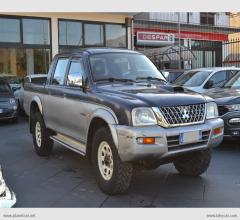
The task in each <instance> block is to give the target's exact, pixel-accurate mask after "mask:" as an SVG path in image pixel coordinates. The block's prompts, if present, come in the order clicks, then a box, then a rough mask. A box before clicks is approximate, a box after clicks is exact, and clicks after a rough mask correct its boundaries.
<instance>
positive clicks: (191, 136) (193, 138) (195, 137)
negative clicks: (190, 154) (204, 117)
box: [179, 131, 202, 144]
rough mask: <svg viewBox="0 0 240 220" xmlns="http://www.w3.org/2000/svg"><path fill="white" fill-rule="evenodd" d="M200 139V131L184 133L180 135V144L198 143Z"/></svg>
mask: <svg viewBox="0 0 240 220" xmlns="http://www.w3.org/2000/svg"><path fill="white" fill-rule="evenodd" d="M201 138H202V132H201V131H189V132H186V133H181V134H180V140H179V141H180V144H189V143H194V142H198V141H199V140H201Z"/></svg>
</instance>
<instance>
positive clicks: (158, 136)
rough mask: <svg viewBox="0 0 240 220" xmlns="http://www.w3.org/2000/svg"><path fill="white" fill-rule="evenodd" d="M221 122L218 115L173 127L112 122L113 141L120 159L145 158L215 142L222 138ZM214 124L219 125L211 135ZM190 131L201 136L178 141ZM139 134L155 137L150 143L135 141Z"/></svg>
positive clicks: (180, 151) (207, 145) (187, 150)
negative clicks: (131, 125) (216, 117)
mask: <svg viewBox="0 0 240 220" xmlns="http://www.w3.org/2000/svg"><path fill="white" fill-rule="evenodd" d="M223 126H224V124H223V120H222V119H220V118H218V119H211V120H206V122H205V123H204V124H199V125H194V126H193V125H192V126H182V127H175V128H163V127H160V126H157V125H156V126H146V127H130V126H121V125H115V129H116V136H117V137H116V138H117V141H115V144H116V145H117V149H118V153H119V156H120V158H121V160H122V161H134V160H138V159H145V158H159V159H161V158H167V157H172V156H176V155H178V154H181V153H187V152H191V151H194V150H201V149H204V148H208V147H215V146H218V145H219V144H220V143H221V142H222V139H223V131H224V129H223ZM217 128H221V129H222V130H221V133H220V134H218V135H214V129H217ZM112 129H113V128H111V130H112ZM191 131H196V132H197V131H199V132H201V133H202V134H203V136H204V138H202V139H201V140H199V141H197V142H195V143H190V144H181V143H180V142H179V143H178V141H179V137H180V134H182V133H186V132H191ZM139 137H155V140H156V141H155V143H154V144H139V143H138V142H137V138H139ZM174 138H175V139H174ZM173 141H174V142H173Z"/></svg>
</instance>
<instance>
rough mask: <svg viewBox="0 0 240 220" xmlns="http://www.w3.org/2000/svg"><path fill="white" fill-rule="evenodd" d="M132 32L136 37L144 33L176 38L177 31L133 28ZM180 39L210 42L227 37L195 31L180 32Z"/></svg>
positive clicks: (226, 38)
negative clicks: (170, 35)
mask: <svg viewBox="0 0 240 220" xmlns="http://www.w3.org/2000/svg"><path fill="white" fill-rule="evenodd" d="M134 32H135V34H136V35H137V34H138V33H139V32H140V33H141V32H144V33H152V32H154V33H155V34H158V33H159V34H160V35H163V34H165V35H167V34H172V35H175V37H176V38H178V37H179V36H178V31H177V30H167V29H157V30H156V29H151V28H134ZM180 38H181V39H193V40H210V41H227V40H228V35H227V34H222V33H209V32H195V31H181V32H180Z"/></svg>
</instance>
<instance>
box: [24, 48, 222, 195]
mask: <svg viewBox="0 0 240 220" xmlns="http://www.w3.org/2000/svg"><path fill="white" fill-rule="evenodd" d="M24 109H25V110H26V113H27V114H28V115H29V125H30V132H31V133H32V136H33V143H34V148H35V150H36V152H37V153H38V154H39V155H40V156H48V155H49V154H50V153H51V152H52V149H53V143H54V141H55V142H58V143H60V144H62V145H63V146H65V147H67V148H69V149H71V150H73V151H75V152H77V153H79V154H82V155H84V156H87V157H88V158H89V160H90V161H91V163H92V166H93V170H94V172H95V176H96V180H97V182H98V184H99V187H100V188H101V190H103V191H104V192H106V193H108V194H116V193H122V192H125V191H126V190H127V189H128V187H129V184H130V182H131V177H132V171H133V169H134V168H138V169H139V168H141V169H155V168H157V167H158V166H159V165H161V164H165V163H174V165H175V167H176V169H177V170H178V171H179V172H180V173H182V174H185V175H190V176H198V175H201V174H202V173H203V172H204V171H206V169H207V168H208V166H209V163H210V160H211V148H212V147H215V146H218V145H219V144H220V142H221V141H222V139H223V121H222V119H220V118H219V117H218V110H217V106H216V103H215V102H213V100H212V99H211V98H209V97H207V96H202V95H200V94H195V93H193V92H190V91H188V90H185V89H183V88H182V87H179V86H173V85H170V84H168V83H167V82H166V81H165V79H164V77H163V76H162V75H161V73H160V72H159V71H158V70H157V68H156V67H155V66H154V65H153V64H152V62H151V61H150V60H149V59H148V58H147V57H145V56H144V55H142V54H140V53H138V52H135V51H129V50H120V49H107V48H98V49H94V48H92V49H85V50H82V51H79V52H75V53H65V54H59V55H56V56H55V58H54V59H53V62H52V64H51V67H50V70H49V73H48V79H47V82H46V83H45V84H43V85H37V84H31V83H30V82H29V83H25V85H24Z"/></svg>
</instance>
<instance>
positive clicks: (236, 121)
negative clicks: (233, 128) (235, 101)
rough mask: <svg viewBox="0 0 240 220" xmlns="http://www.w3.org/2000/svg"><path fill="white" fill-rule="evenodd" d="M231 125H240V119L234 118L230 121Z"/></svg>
mask: <svg viewBox="0 0 240 220" xmlns="http://www.w3.org/2000/svg"><path fill="white" fill-rule="evenodd" d="M229 123H230V124H236V123H240V118H232V119H230V120H229Z"/></svg>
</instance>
